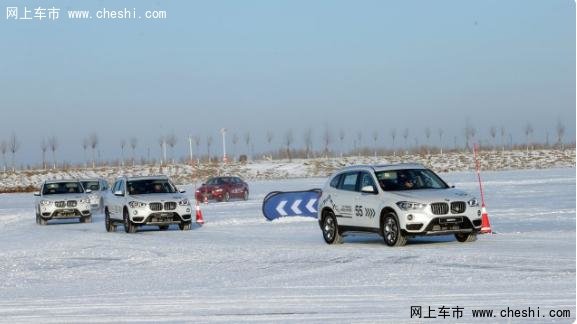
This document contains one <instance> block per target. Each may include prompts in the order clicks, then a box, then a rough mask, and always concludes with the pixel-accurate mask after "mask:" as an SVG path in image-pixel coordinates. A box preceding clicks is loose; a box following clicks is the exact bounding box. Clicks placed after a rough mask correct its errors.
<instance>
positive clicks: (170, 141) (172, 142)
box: [166, 134, 178, 164]
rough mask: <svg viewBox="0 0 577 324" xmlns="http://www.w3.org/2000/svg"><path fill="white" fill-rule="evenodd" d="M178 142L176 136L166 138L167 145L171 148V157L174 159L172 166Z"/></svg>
mask: <svg viewBox="0 0 577 324" xmlns="http://www.w3.org/2000/svg"><path fill="white" fill-rule="evenodd" d="M177 142H178V140H177V138H176V135H174V134H170V135H168V136H166V144H167V145H168V146H170V157H171V159H172V164H174V147H175V146H176V143H177Z"/></svg>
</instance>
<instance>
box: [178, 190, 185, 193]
mask: <svg viewBox="0 0 577 324" xmlns="http://www.w3.org/2000/svg"><path fill="white" fill-rule="evenodd" d="M178 192H180V193H185V192H186V190H179V191H178Z"/></svg>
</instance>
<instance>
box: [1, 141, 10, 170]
mask: <svg viewBox="0 0 577 324" xmlns="http://www.w3.org/2000/svg"><path fill="white" fill-rule="evenodd" d="M7 151H8V143H6V141H5V140H2V141H1V142H0V153H2V162H4V167H3V171H4V172H6V168H7V167H8V166H7V165H6V152H7Z"/></svg>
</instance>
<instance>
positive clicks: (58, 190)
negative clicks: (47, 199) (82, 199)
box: [42, 182, 84, 195]
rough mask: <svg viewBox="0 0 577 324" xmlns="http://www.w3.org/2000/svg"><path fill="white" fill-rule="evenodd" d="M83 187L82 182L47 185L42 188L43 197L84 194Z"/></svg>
mask: <svg viewBox="0 0 577 324" xmlns="http://www.w3.org/2000/svg"><path fill="white" fill-rule="evenodd" d="M82 192H84V189H82V185H81V184H80V182H55V183H46V184H44V187H43V188H42V194H43V195H55V194H67V193H82Z"/></svg>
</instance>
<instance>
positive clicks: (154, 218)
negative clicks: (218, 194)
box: [104, 176, 192, 233]
mask: <svg viewBox="0 0 577 324" xmlns="http://www.w3.org/2000/svg"><path fill="white" fill-rule="evenodd" d="M183 193H184V191H179V190H178V189H177V188H176V186H175V185H174V184H172V182H171V181H170V179H168V177H166V176H149V177H119V178H118V179H117V180H116V182H115V183H114V186H113V187H112V193H111V194H109V195H107V196H106V197H105V200H104V204H105V206H104V219H105V226H106V230H107V231H108V232H114V231H116V225H117V224H118V223H121V224H123V225H124V230H125V231H126V232H127V233H135V232H136V231H137V229H138V227H139V226H141V225H157V226H158V227H159V229H160V230H166V229H168V227H169V226H170V225H171V224H178V226H179V227H180V229H181V230H190V229H191V226H192V207H191V205H190V201H189V200H188V199H187V198H186V196H185V195H183Z"/></svg>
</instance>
